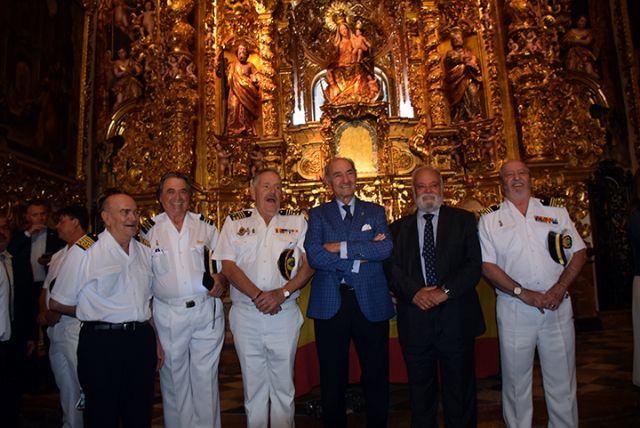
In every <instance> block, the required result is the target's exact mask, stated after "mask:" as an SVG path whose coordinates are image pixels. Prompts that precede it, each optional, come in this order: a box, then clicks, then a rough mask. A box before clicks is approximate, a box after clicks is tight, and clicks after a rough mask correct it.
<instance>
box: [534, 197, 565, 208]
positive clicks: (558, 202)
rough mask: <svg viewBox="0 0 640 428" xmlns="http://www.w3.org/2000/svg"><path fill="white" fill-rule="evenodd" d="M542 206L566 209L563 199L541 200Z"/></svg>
mask: <svg viewBox="0 0 640 428" xmlns="http://www.w3.org/2000/svg"><path fill="white" fill-rule="evenodd" d="M540 202H541V203H542V205H544V206H547V207H554V208H564V199H562V198H550V197H546V198H540Z"/></svg>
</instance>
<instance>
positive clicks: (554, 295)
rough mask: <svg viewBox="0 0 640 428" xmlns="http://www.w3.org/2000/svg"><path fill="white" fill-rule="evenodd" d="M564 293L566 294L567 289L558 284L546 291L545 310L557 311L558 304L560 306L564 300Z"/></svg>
mask: <svg viewBox="0 0 640 428" xmlns="http://www.w3.org/2000/svg"><path fill="white" fill-rule="evenodd" d="M566 293H567V287H566V286H565V285H564V284H562V283H560V282H557V283H555V284H554V285H553V287H551V288H550V289H548V290H547V292H546V293H545V297H546V306H545V308H546V309H551V310H552V311H555V310H556V309H558V307H559V306H560V304H562V301H563V300H564V296H565V294H566Z"/></svg>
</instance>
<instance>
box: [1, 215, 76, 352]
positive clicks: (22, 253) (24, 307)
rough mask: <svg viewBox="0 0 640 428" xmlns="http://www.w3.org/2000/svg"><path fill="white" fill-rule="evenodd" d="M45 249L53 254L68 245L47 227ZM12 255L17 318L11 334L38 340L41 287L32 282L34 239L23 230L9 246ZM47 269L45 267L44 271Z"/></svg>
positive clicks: (21, 338)
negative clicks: (32, 246) (32, 241)
mask: <svg viewBox="0 0 640 428" xmlns="http://www.w3.org/2000/svg"><path fill="white" fill-rule="evenodd" d="M46 233H47V240H46V244H45V252H47V253H50V254H53V253H55V252H56V251H58V250H59V249H60V248H62V247H63V246H64V245H65V242H64V241H63V240H61V239H60V238H58V234H57V233H56V231H55V230H53V229H49V228H47V231H46ZM7 250H8V251H9V253H11V256H12V261H13V263H12V265H13V282H14V290H15V296H14V311H15V312H14V318H15V321H14V323H13V328H12V337H13V336H15V337H16V339H18V340H36V339H37V337H38V325H37V323H36V318H37V316H38V296H40V287H37V286H35V285H34V283H33V270H32V269H31V238H30V237H29V236H26V235H25V234H24V231H16V232H15V233H14V234H13V238H11V241H10V242H9V245H8V246H7ZM46 269H47V268H46V267H45V270H46Z"/></svg>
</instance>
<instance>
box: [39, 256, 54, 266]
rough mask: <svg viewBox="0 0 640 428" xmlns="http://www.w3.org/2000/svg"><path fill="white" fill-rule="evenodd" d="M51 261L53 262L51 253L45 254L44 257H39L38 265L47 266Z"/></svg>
mask: <svg viewBox="0 0 640 428" xmlns="http://www.w3.org/2000/svg"><path fill="white" fill-rule="evenodd" d="M50 261H51V254H50V253H44V254H43V255H41V256H40V257H38V264H40V265H42V266H47V265H48V264H49V262H50Z"/></svg>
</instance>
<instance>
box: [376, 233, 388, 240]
mask: <svg viewBox="0 0 640 428" xmlns="http://www.w3.org/2000/svg"><path fill="white" fill-rule="evenodd" d="M385 239H387V237H386V235H385V234H384V233H378V234H377V235H376V236H374V237H373V241H374V242H377V241H384V240H385Z"/></svg>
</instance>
